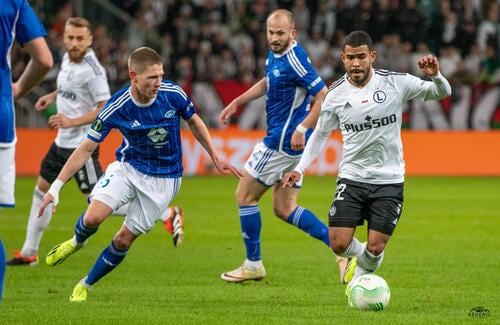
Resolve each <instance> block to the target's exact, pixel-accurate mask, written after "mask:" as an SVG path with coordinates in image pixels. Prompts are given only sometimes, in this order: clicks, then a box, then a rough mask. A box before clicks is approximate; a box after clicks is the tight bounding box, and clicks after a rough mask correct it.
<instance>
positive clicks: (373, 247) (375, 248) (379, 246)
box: [366, 242, 385, 256]
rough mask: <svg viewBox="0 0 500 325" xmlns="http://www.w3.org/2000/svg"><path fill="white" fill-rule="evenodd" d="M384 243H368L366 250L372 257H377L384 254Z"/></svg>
mask: <svg viewBox="0 0 500 325" xmlns="http://www.w3.org/2000/svg"><path fill="white" fill-rule="evenodd" d="M384 249H385V243H383V242H369V243H367V244H366V250H367V251H369V252H370V253H371V254H372V255H374V256H379V255H380V254H382V253H383V252H384Z"/></svg>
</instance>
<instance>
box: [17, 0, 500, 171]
mask: <svg viewBox="0 0 500 325" xmlns="http://www.w3.org/2000/svg"><path fill="white" fill-rule="evenodd" d="M31 4H32V5H33V7H34V8H35V10H36V11H37V13H38V14H39V15H40V18H41V19H42V21H43V23H44V25H45V26H46V28H47V31H48V38H47V40H48V43H49V46H50V47H51V50H52V53H53V55H54V58H55V61H56V64H55V68H54V69H53V70H52V71H51V72H50V73H49V75H48V76H47V78H46V79H45V80H44V82H43V83H42V84H41V85H40V86H39V87H37V88H36V89H34V90H33V91H32V92H31V93H30V94H29V95H27V96H25V97H24V98H22V99H21V100H19V101H18V102H16V116H17V126H18V130H19V131H18V137H19V141H18V147H17V165H18V166H17V171H18V175H36V174H37V173H38V168H39V167H38V162H39V161H41V159H42V158H43V156H42V155H43V152H44V151H45V150H46V148H48V146H49V145H50V143H51V141H52V139H53V136H54V133H53V130H48V129H47V117H48V116H49V115H50V114H53V113H54V112H55V110H56V108H55V106H53V107H51V108H50V109H49V110H47V111H46V112H44V113H40V112H36V111H35V110H34V109H33V103H34V102H35V101H36V100H37V99H38V98H39V97H40V96H41V95H43V94H45V93H47V92H48V91H51V90H53V89H54V87H55V77H56V75H57V72H58V68H59V64H60V60H61V58H62V55H63V54H64V52H65V50H64V46H63V44H62V39H61V35H62V31H63V27H64V22H65V21H66V19H67V18H68V17H70V16H75V15H78V16H83V17H85V18H87V19H88V20H89V21H90V22H91V23H92V25H93V26H94V31H93V32H94V42H93V48H94V50H95V52H96V54H97V56H98V57H99V60H100V61H101V62H102V63H103V65H104V66H105V67H106V70H107V73H108V78H109V80H110V85H111V88H112V91H115V90H117V89H118V88H120V87H121V86H123V85H124V84H126V83H127V82H128V74H127V68H126V60H127V57H128V54H129V53H130V51H131V49H134V48H136V47H139V46H143V45H148V46H151V47H153V48H155V49H157V50H158V51H159V52H160V53H161V55H162V57H163V58H164V65H165V71H166V76H165V77H166V78H167V79H171V80H174V81H176V82H178V83H179V84H180V85H181V86H182V87H183V88H184V89H185V90H186V92H188V94H189V95H190V96H191V97H192V99H193V100H194V101H195V103H196V104H197V106H198V108H199V113H200V115H201V116H202V118H203V119H204V120H205V122H206V123H207V124H208V125H209V127H210V128H211V129H212V132H215V134H216V136H215V140H216V143H217V144H218V145H219V148H220V150H222V152H223V153H224V154H225V155H227V156H229V157H230V158H231V160H232V161H233V163H235V164H236V165H241V164H242V159H243V158H242V157H245V156H246V153H243V151H242V150H239V151H236V150H234V146H233V145H231V144H230V141H231V140H230V139H231V138H237V139H240V143H239V145H240V146H241V147H245V146H246V147H251V146H252V145H253V143H255V141H257V140H258V139H259V138H260V137H261V135H262V132H263V131H262V130H263V129H264V128H265V124H264V123H263V117H265V113H264V111H263V105H261V104H262V102H261V101H260V102H259V101H256V102H255V103H254V104H253V106H252V105H248V106H247V107H241V108H240V112H239V113H240V114H238V115H237V116H236V117H235V118H234V120H233V121H232V122H233V124H232V125H231V126H230V127H229V128H226V127H224V126H222V125H220V124H219V123H218V121H217V116H218V114H219V112H220V110H221V109H222V108H223V107H224V105H226V104H227V103H229V102H230V101H231V100H232V99H233V98H235V97H236V96H237V95H239V94H240V93H242V92H243V91H245V90H246V89H247V88H248V87H249V86H250V85H252V84H253V83H254V82H255V80H257V79H258V78H260V77H261V76H262V69H263V67H264V60H265V58H266V53H267V43H266V39H265V18H266V16H267V14H268V13H269V12H270V11H271V10H272V9H274V8H276V7H284V8H288V9H290V10H292V11H293V12H294V14H295V16H296V20H297V26H296V27H297V29H298V35H297V39H298V41H299V42H300V43H301V44H302V45H303V46H304V47H306V48H307V50H308V52H309V54H310V58H311V60H312V61H313V64H314V65H315V67H316V68H317V70H318V72H319V73H320V75H321V76H322V77H323V78H324V79H325V80H326V81H327V82H328V83H331V82H332V81H334V80H335V79H336V78H338V77H339V76H341V75H342V74H343V73H344V71H343V69H342V65H341V62H340V61H339V46H340V44H341V43H342V39H343V36H344V35H345V34H346V32H349V31H350V30H352V29H363V30H366V31H368V32H369V33H370V34H371V35H372V36H373V38H374V41H375V42H376V49H377V54H378V56H377V61H376V67H382V68H388V69H391V70H396V71H407V72H411V73H413V74H417V75H418V74H419V72H418V69H417V67H416V64H415V62H416V58H417V57H418V56H420V55H422V54H423V53H427V52H428V51H430V52H432V53H434V54H435V55H437V56H438V57H439V60H440V64H441V70H442V72H443V74H444V75H445V76H447V77H448V78H449V80H450V81H451V82H452V85H453V95H452V96H451V97H450V98H447V99H445V100H443V101H440V102H430V103H429V104H425V105H422V104H420V103H417V102H410V103H409V105H408V106H407V107H406V110H405V113H404V125H403V127H404V129H405V130H404V132H403V140H404V141H405V157H406V160H407V167H408V173H409V174H410V175H497V176H498V175H500V166H497V165H499V164H497V162H498V161H499V157H498V153H497V152H496V151H494V150H491V148H493V147H494V146H495V145H496V143H498V140H500V133H499V131H498V130H497V129H498V128H500V106H499V105H500V104H499V103H498V99H496V100H495V97H494V96H493V99H491V100H490V104H489V105H490V106H491V105H492V104H491V101H494V102H495V103H494V107H493V108H486V109H485V108H484V107H482V108H480V107H478V105H479V106H484V105H483V103H482V99H484V98H485V97H487V96H488V91H498V92H500V90H498V89H499V84H498V82H499V80H500V56H499V47H500V45H499V44H500V32H499V31H500V27H499V26H500V23H499V16H500V15H499V6H500V4H499V3H498V2H497V1H494V0H449V1H447V0H445V1H430V0H420V1H415V0H399V1H398V0H337V1H304V0H290V1H286V0H284V1H278V0H275V1H263V0H255V1H244V0H241V1H224V0H192V1H186V0H179V1H178V0H168V1H161V0H146V1H134V0H128V1H118V0H101V1H95V0H86V1H84V0H75V1H62V0H54V1H42V0H38V1H31ZM492 27H493V29H491V28H492ZM12 61H13V62H12V67H13V79H16V78H17V77H18V76H19V74H20V72H21V71H22V70H23V69H24V67H25V64H26V55H25V53H24V52H23V49H22V48H21V47H19V46H15V47H14V48H13V50H12ZM490 95H491V92H490ZM497 96H498V95H497ZM245 113H250V114H248V115H245ZM251 113H253V114H251ZM242 116H244V117H242ZM250 131H251V132H250ZM477 131H481V132H477ZM33 132H34V133H33ZM415 132H417V133H415ZM33 139H36V141H34V140H33ZM241 139H243V140H241ZM233 141H234V140H233ZM242 141H243V142H242ZM339 141H340V140H339V138H338V136H333V137H332V139H331V147H332V149H331V150H330V151H329V152H327V153H325V155H324V156H323V161H324V162H327V163H328V164H321V163H316V165H315V166H312V168H311V171H310V172H311V173H312V174H335V173H336V168H337V163H338V159H339V157H340V156H339V143H340V142H339ZM109 142H110V144H111V145H109V146H104V148H103V150H102V151H101V152H102V153H101V155H102V157H101V159H102V160H103V163H104V164H105V165H106V164H107V162H109V161H110V160H112V159H113V157H112V156H113V153H114V147H115V145H116V144H117V142H116V141H115V140H113V141H109ZM191 142H192V138H191V137H190V136H189V135H188V134H187V133H186V136H185V141H184V143H183V147H184V150H185V151H186V152H187V153H188V155H187V156H186V161H185V166H186V167H187V168H186V169H187V170H186V174H187V175H191V174H209V173H211V168H210V166H207V164H206V161H205V159H204V158H203V156H202V155H199V154H197V155H193V154H191V153H193V152H198V153H199V151H198V149H199V148H197V147H196V146H194V147H192V148H191V147H190V144H191ZM242 143H244V144H245V145H242ZM191 149H192V150H191ZM39 151H40V153H38V152H39ZM248 153H249V152H248ZM34 161H36V162H37V163H33V162H34ZM450 162H453V163H450ZM327 165H328V166H327ZM190 166H191V167H190ZM193 166H197V167H193ZM322 166H326V167H322Z"/></svg>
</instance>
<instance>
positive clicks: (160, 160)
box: [87, 80, 196, 178]
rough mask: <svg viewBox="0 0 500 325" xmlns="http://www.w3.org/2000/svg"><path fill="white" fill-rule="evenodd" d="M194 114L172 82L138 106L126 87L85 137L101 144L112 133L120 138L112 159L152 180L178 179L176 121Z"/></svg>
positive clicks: (179, 158)
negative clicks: (120, 142) (148, 100)
mask: <svg viewBox="0 0 500 325" xmlns="http://www.w3.org/2000/svg"><path fill="white" fill-rule="evenodd" d="M195 113H196V109H195V107H194V105H193V103H192V101H191V99H190V98H189V97H188V96H187V95H186V93H185V92H184V90H182V88H181V87H179V86H178V85H177V84H175V83H174V82H172V81H168V80H164V81H162V84H161V87H160V89H159V91H158V95H157V96H156V98H155V99H153V100H151V101H150V102H149V103H147V104H140V103H138V102H136V101H135V100H134V98H133V97H132V95H131V93H130V85H128V86H125V87H123V88H122V89H120V90H119V91H118V92H117V93H115V94H114V95H113V96H112V97H111V98H110V99H109V100H108V102H107V103H106V105H105V106H104V107H103V109H102V110H101V112H100V113H99V114H98V115H97V118H96V120H95V121H94V123H92V127H91V129H90V131H89V133H88V134H87V137H88V138H89V139H90V140H92V141H95V142H98V143H100V142H102V141H103V140H104V139H105V138H106V136H107V135H108V134H109V132H110V131H111V130H112V129H117V130H118V131H120V133H121V134H122V137H123V141H122V144H121V146H120V147H119V148H118V149H117V150H116V159H117V160H119V161H124V162H127V163H129V164H131V165H132V166H133V167H134V168H135V169H137V170H138V171H140V172H142V173H144V174H146V175H151V176H155V177H169V178H177V177H181V176H182V171H183V167H182V144H181V137H180V128H181V127H180V118H182V119H184V120H188V119H190V118H191V117H192V116H193V115H194V114H195Z"/></svg>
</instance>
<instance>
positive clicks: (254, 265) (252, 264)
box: [244, 259, 263, 271]
mask: <svg viewBox="0 0 500 325" xmlns="http://www.w3.org/2000/svg"><path fill="white" fill-rule="evenodd" d="M244 265H245V267H246V268H247V269H250V270H253V271H257V270H258V269H260V268H261V267H262V266H263V264H262V260H258V261H250V260H248V259H246V260H245V262H244Z"/></svg>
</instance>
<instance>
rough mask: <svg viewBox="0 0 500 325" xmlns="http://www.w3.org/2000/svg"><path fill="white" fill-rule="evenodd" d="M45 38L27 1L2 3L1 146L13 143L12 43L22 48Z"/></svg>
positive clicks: (0, 49) (0, 16)
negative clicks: (25, 44)
mask: <svg viewBox="0 0 500 325" xmlns="http://www.w3.org/2000/svg"><path fill="white" fill-rule="evenodd" d="M45 36H47V32H46V31H45V28H44V27H43V25H42V24H41V23H40V20H39V19H38V17H37V16H36V14H35V12H34V11H33V9H32V8H31V7H30V5H29V4H28V2H27V1H26V0H7V1H2V9H1V10H0V39H1V42H0V43H1V44H0V146H9V145H13V144H14V143H15V141H16V134H15V117H14V101H13V98H12V77H11V66H10V50H11V48H12V43H13V42H14V39H17V41H18V42H19V44H21V45H23V44H24V43H27V42H29V41H31V40H34V39H35V38H38V37H45Z"/></svg>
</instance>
